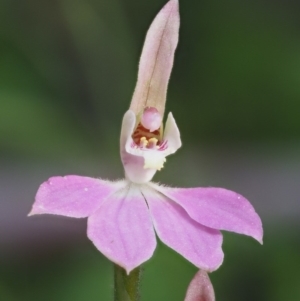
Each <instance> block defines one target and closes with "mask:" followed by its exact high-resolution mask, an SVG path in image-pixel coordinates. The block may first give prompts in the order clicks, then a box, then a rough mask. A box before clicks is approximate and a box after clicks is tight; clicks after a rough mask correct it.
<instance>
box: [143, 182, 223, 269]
mask: <svg viewBox="0 0 300 301" xmlns="http://www.w3.org/2000/svg"><path fill="white" fill-rule="evenodd" d="M142 193H143V194H144V196H145V198H146V200H147V203H148V205H149V209H150V212H151V216H152V219H153V224H154V228H155V230H156V233H157V235H158V237H159V238H160V239H161V240H162V241H163V242H164V243H165V244H166V245H167V246H169V247H170V248H172V249H174V250H175V251H177V252H178V253H180V254H181V255H183V256H184V257H185V258H186V259H188V260H189V261H191V262H192V263H193V264H194V265H196V266H197V267H199V268H201V269H204V270H207V271H213V270H216V269H217V268H218V267H219V266H220V265H221V263H222V261H223V252H222V249H221V245H222V234H221V233H220V232H219V231H217V230H214V229H210V228H207V227H205V226H203V225H201V224H199V223H197V222H195V221H194V220H193V219H191V218H190V217H189V215H188V214H187V213H186V212H185V211H184V209H183V208H181V207H180V206H179V205H177V204H176V203H175V202H173V201H171V200H170V199H168V198H167V197H165V196H164V195H162V194H161V193H159V192H157V191H155V190H154V189H152V188H151V187H149V186H148V187H146V186H143V188H142Z"/></svg>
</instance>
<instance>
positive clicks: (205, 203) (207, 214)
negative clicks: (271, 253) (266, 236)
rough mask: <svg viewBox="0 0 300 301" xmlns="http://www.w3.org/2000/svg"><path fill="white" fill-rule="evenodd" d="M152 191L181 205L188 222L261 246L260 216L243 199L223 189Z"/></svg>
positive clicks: (158, 187) (162, 188) (157, 187)
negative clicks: (242, 238) (251, 238)
mask: <svg viewBox="0 0 300 301" xmlns="http://www.w3.org/2000/svg"><path fill="white" fill-rule="evenodd" d="M153 185H154V186H153V187H155V189H157V190H158V191H160V192H161V193H163V194H164V195H166V196H167V197H169V198H170V199H172V200H173V201H175V202H176V203H178V204H179V205H180V206H182V207H183V208H184V209H185V210H186V212H187V213H188V214H189V215H190V217H191V218H192V219H194V220H195V221H197V222H198V223H201V224H202V225H204V226H207V227H210V228H213V229H219V230H227V231H232V232H236V233H240V234H245V235H249V236H252V237H253V238H255V239H256V240H258V241H259V242H260V243H262V236H263V229H262V223H261V220H260V217H259V216H258V214H257V213H256V212H255V210H254V208H253V207H252V205H251V204H250V203H249V201H248V200H247V199H245V198H244V197H243V196H241V195H240V194H238V193H236V192H233V191H230V190H227V189H223V188H168V187H162V186H159V185H156V184H153Z"/></svg>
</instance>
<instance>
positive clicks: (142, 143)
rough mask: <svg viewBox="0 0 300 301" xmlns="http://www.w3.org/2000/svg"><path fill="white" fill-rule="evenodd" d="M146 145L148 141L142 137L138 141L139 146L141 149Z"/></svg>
mask: <svg viewBox="0 0 300 301" xmlns="http://www.w3.org/2000/svg"><path fill="white" fill-rule="evenodd" d="M147 145H148V140H147V139H146V137H142V138H141V139H140V146H141V147H146V146H147Z"/></svg>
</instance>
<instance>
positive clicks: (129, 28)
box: [0, 0, 300, 301]
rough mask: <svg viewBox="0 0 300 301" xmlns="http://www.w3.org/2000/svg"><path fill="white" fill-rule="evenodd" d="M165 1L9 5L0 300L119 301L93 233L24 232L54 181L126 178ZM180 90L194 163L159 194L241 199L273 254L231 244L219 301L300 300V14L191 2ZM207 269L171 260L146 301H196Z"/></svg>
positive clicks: (289, 6) (296, 6)
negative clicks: (174, 191) (132, 127)
mask: <svg viewBox="0 0 300 301" xmlns="http://www.w3.org/2000/svg"><path fill="white" fill-rule="evenodd" d="M165 2H166V1H165V0H152V1H146V0H109V1H108V0H80V1H74V0H26V1H20V0H19V1H18V0H0V299H1V300H5V301H23V300H25V301H27V300H37V301H39V300H41V301H48V300H49V301H50V300H51V301H53V300H65V301H68V300H70V301H71V300H72V301H86V300H89V301H94V300H95V301H96V300H104V301H105V300H112V293H113V286H112V265H111V264H110V263H109V262H108V260H106V258H104V257H103V256H102V255H101V254H100V253H99V252H98V251H97V250H96V248H95V247H94V246H93V245H92V243H91V242H90V241H89V240H88V239H87V237H86V234H85V233H86V220H75V219H68V218H63V217H56V216H39V217H31V218H27V217H26V215H27V213H28V212H29V210H30V208H31V205H32V203H33V200H34V195H35V192H36V190H37V188H38V186H39V185H40V183H42V182H43V181H45V180H46V179H47V178H49V177H50V176H53V175H65V174H80V175H88V176H94V177H103V178H109V179H115V178H121V177H122V176H123V170H122V165H121V162H120V159H119V145H118V144H119V131H120V123H121V119H122V116H123V114H124V112H125V111H126V110H127V109H128V107H129V103H130V99H131V95H132V93H133V89H134V86H135V81H136V75H137V66H138V60H139V55H140V52H141V49H142V45H143V40H144V37H145V34H146V31H147V29H148V27H149V25H150V23H151V21H152V20H153V18H154V16H155V15H156V13H157V12H158V11H159V9H160V8H161V7H162V6H163V5H164V4H165ZM180 13H181V28H180V42H179V47H178V50H177V52H176V57H175V65H174V69H173V73H172V77H171V81H170V86H169V91H168V101H167V111H172V112H173V114H174V116H175V118H176V120H177V123H178V125H179V128H180V130H181V134H182V140H183V147H182V149H180V150H179V151H178V153H177V154H176V156H172V157H170V158H169V159H168V161H167V164H166V167H165V169H164V170H163V171H161V172H160V173H158V174H157V175H156V177H155V180H156V181H161V182H163V183H166V184H169V185H173V186H186V187H188V186H220V187H226V188H228V189H232V190H235V191H238V192H239V193H241V194H243V195H244V196H246V197H247V198H249V200H250V201H251V202H252V204H253V205H254V207H255V208H256V210H257V212H258V213H259V214H260V216H261V218H262V220H263V224H264V229H265V238H264V245H263V246H260V245H259V244H258V243H256V242H255V241H254V240H253V239H251V238H248V237H244V236H239V235H235V234H231V233H225V234H224V251H225V260H224V264H223V265H222V266H221V268H220V269H219V270H217V271H216V272H214V273H212V274H211V279H212V282H213V285H214V288H215V291H216V297H217V300H220V301H238V300H239V301H241V300H243V301H254V300H255V301H266V300H270V301H279V300H280V301H282V300H285V301H296V300H300V285H299V284H300V276H299V269H300V235H299V226H300V221H299V217H300V203H299V195H300V184H299V183H300V152H299V151H300V118H299V113H300V21H299V20H300V19H299V13H300V2H297V1H283V0H281V1H280V0H275V1H271V0H260V1H259V0H254V1H242V0H228V1H217V0H210V1H209V0H205V1H204V0H185V1H183V0H181V1H180ZM195 272H196V268H195V267H193V266H192V265H191V264H190V263H188V262H187V261H186V260H185V259H183V258H182V257H181V256H179V255H178V254H176V253H175V252H174V251H173V250H170V249H168V248H167V247H165V246H163V245H162V244H161V243H160V244H159V246H158V248H157V250H156V253H155V255H154V257H153V258H152V259H151V260H150V261H149V262H147V263H146V264H145V266H144V273H143V280H142V300H143V301H150V300H156V301H165V300H172V301H173V300H174V301H176V300H178V301H180V300H183V298H184V295H185V291H186V288H187V285H188V283H189V282H190V280H191V278H192V276H193V275H194V273H195Z"/></svg>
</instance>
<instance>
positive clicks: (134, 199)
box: [88, 184, 156, 273]
mask: <svg viewBox="0 0 300 301" xmlns="http://www.w3.org/2000/svg"><path fill="white" fill-rule="evenodd" d="M88 237H89V238H90V240H92V242H93V243H94V244H95V246H96V247H97V248H98V250H99V251H100V252H102V253H103V254H104V255H105V256H106V257H108V258H109V259H110V260H111V261H113V262H115V263H116V264H118V265H120V266H121V267H123V268H124V269H125V270H126V271H127V273H129V272H130V271H131V270H133V269H134V268H135V267H137V266H139V265H140V264H141V263H143V262H144V261H146V260H148V259H149V258H150V257H151V256H152V254H153V252H154V249H155V247H156V239H155V233H154V229H153V226H152V222H151V218H150V214H149V211H148V208H147V204H146V202H145V199H144V197H143V195H142V194H141V191H140V189H139V186H138V185H134V184H128V186H127V187H125V188H123V189H121V190H119V191H118V192H116V193H115V194H113V195H111V196H110V197H109V198H108V199H107V200H106V201H105V202H104V203H103V204H102V205H101V207H100V208H99V209H98V210H97V211H96V212H95V213H94V214H93V215H91V216H90V217H89V218H88Z"/></svg>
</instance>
